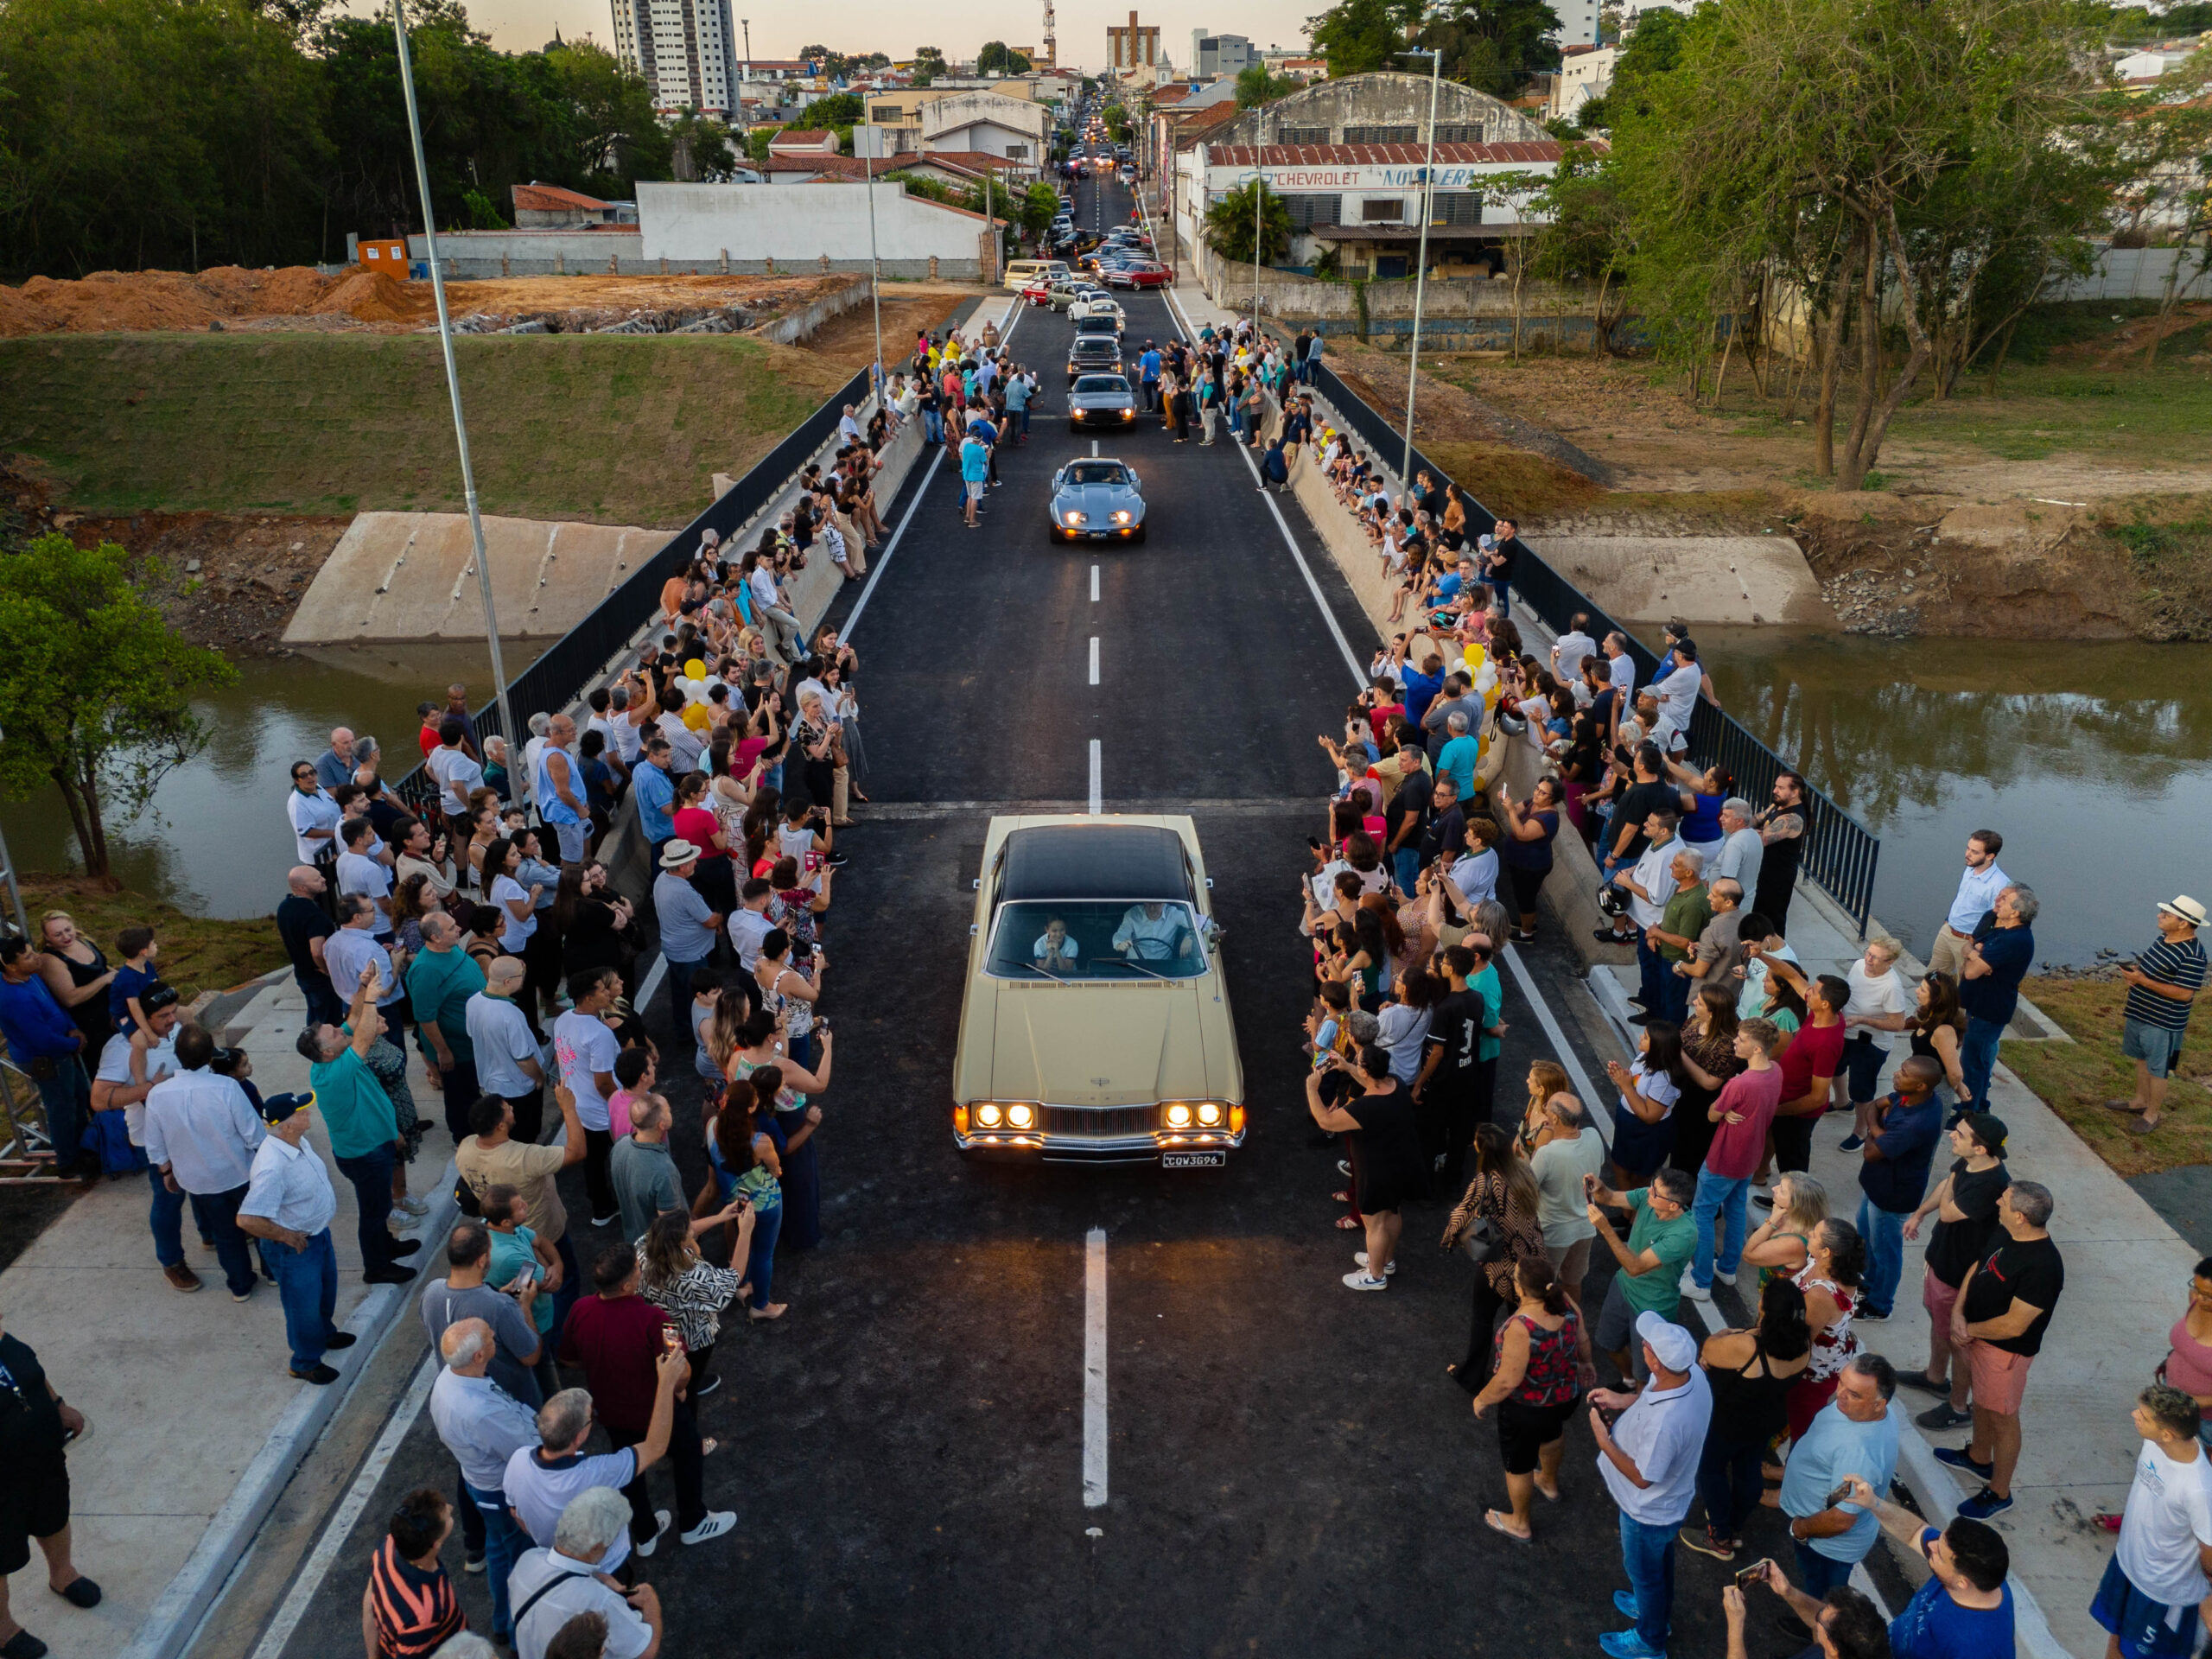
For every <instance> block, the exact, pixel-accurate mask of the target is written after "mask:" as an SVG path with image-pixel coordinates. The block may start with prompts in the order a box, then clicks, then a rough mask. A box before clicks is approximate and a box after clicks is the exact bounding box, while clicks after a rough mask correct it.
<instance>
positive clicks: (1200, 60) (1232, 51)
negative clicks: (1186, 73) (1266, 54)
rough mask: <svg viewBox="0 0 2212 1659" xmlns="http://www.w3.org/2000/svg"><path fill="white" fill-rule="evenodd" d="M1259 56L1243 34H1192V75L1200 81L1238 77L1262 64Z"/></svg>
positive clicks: (1193, 32) (1203, 30)
mask: <svg viewBox="0 0 2212 1659" xmlns="http://www.w3.org/2000/svg"><path fill="white" fill-rule="evenodd" d="M1259 60H1260V54H1258V53H1257V52H1256V51H1255V50H1254V49H1253V48H1252V42H1251V41H1249V39H1248V38H1246V37H1245V36H1244V35H1209V34H1207V33H1206V31H1205V29H1192V31H1191V73H1192V75H1193V76H1194V77H1195V78H1197V79H1199V80H1211V79H1212V78H1213V77H1214V76H1216V75H1239V74H1242V73H1244V71H1245V70H1247V69H1249V67H1251V66H1252V65H1254V64H1255V63H1257V62H1259Z"/></svg>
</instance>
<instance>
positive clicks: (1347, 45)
mask: <svg viewBox="0 0 2212 1659" xmlns="http://www.w3.org/2000/svg"><path fill="white" fill-rule="evenodd" d="M1306 39H1307V41H1310V42H1311V43H1312V45H1313V50H1314V52H1315V53H1316V54H1318V55H1319V56H1321V57H1324V58H1326V59H1327V60H1329V79H1332V80H1341V79H1344V77H1345V76H1346V75H1364V74H1370V73H1373V72H1375V71H1376V70H1377V69H1390V68H1395V67H1397V65H1396V61H1395V59H1394V58H1393V56H1392V55H1391V54H1394V53H1395V52H1398V51H1400V50H1402V48H1404V46H1405V44H1406V31H1405V22H1404V19H1403V17H1402V15H1401V13H1400V10H1399V8H1398V7H1397V6H1395V5H1394V4H1393V3H1391V0H1337V3H1336V4H1335V5H1333V6H1332V7H1330V8H1329V10H1326V11H1325V12H1323V13H1321V14H1320V15H1319V16H1316V17H1308V18H1307V19H1306Z"/></svg>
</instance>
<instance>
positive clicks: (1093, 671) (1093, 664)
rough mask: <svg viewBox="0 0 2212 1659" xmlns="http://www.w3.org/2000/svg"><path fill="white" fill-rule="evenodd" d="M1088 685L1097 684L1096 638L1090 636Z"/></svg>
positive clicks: (1093, 635) (1095, 636)
mask: <svg viewBox="0 0 2212 1659" xmlns="http://www.w3.org/2000/svg"><path fill="white" fill-rule="evenodd" d="M1090 683H1092V684H1093V685H1096V684H1097V683H1098V636H1097V635H1096V634H1095V633H1094V634H1092V635H1091V636H1090Z"/></svg>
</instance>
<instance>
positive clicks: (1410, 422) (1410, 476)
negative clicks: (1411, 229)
mask: <svg viewBox="0 0 2212 1659" xmlns="http://www.w3.org/2000/svg"><path fill="white" fill-rule="evenodd" d="M1394 55H1395V56H1398V57H1401V58H1427V60H1428V161H1427V165H1425V166H1424V167H1423V168H1421V251H1420V252H1419V253H1417V254H1416V255H1415V256H1414V257H1415V259H1416V261H1417V262H1418V263H1417V264H1416V266H1415V269H1414V348H1413V356H1412V357H1411V358H1410V359H1408V361H1407V363H1406V448H1405V456H1404V459H1403V460H1402V461H1401V462H1400V463H1399V466H1398V482H1399V485H1400V486H1401V487H1402V488H1404V489H1408V490H1409V489H1411V488H1412V487H1413V483H1414V383H1415V381H1417V380H1418V379H1419V378H1420V377H1421V301H1422V299H1423V297H1424V296H1426V294H1427V289H1428V221H1429V218H1430V216H1431V214H1432V213H1433V212H1434V210H1435V201H1436V93H1437V88H1438V83H1439V82H1440V79H1441V78H1442V75H1443V71H1444V54H1443V53H1442V52H1440V51H1427V50H1415V51H1411V52H1400V53H1397V54H1394Z"/></svg>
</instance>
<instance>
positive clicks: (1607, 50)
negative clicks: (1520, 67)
mask: <svg viewBox="0 0 2212 1659" xmlns="http://www.w3.org/2000/svg"><path fill="white" fill-rule="evenodd" d="M1620 55H1621V49H1620V48H1618V47H1617V46H1586V47H1579V48H1578V47H1572V46H1570V47H1568V48H1567V50H1566V52H1565V53H1564V54H1562V55H1561V57H1560V66H1559V70H1558V72H1557V73H1555V74H1554V75H1553V77H1552V86H1551V101H1550V103H1549V104H1548V105H1547V106H1546V108H1545V111H1544V113H1545V114H1546V115H1548V116H1549V117H1551V118H1553V119H1554V120H1560V119H1565V120H1572V119H1573V118H1574V113H1575V111H1577V110H1580V108H1581V107H1582V106H1583V105H1585V104H1587V103H1588V102H1589V101H1590V100H1591V99H1593V98H1603V97H1604V96H1605V92H1606V90H1607V89H1608V88H1610V87H1611V86H1612V84H1613V66H1614V65H1616V64H1617V63H1618V62H1619V61H1620Z"/></svg>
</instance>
